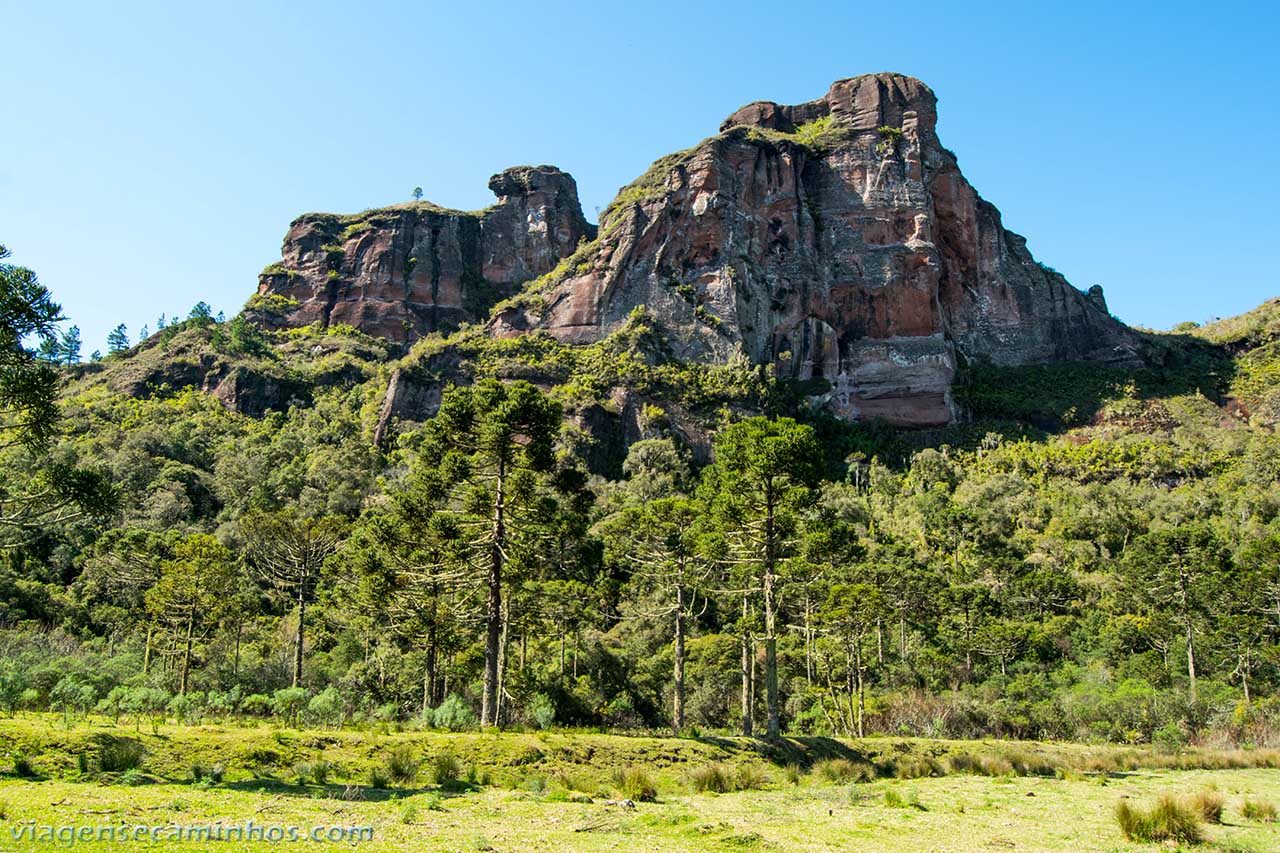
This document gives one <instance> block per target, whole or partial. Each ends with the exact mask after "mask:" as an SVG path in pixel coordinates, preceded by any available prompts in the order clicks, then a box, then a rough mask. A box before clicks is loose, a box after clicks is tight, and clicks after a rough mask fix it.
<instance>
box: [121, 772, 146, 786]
mask: <svg viewBox="0 0 1280 853" xmlns="http://www.w3.org/2000/svg"><path fill="white" fill-rule="evenodd" d="M146 781H147V777H146V776H144V775H142V770H141V769H139V768H137V767H130V768H129V769H128V770H126V771H124V773H123V774H122V775H121V776H120V782H121V784H124V785H131V786H133V785H143V784H145V783H146Z"/></svg>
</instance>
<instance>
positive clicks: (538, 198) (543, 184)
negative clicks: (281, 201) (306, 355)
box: [258, 166, 594, 341]
mask: <svg viewBox="0 0 1280 853" xmlns="http://www.w3.org/2000/svg"><path fill="white" fill-rule="evenodd" d="M489 188H490V189H491V190H493V192H494V193H495V194H496V195H497V197H498V201H497V204H495V205H494V206H492V207H490V208H487V209H486V210H483V211H478V212H475V213H466V212H462V211H456V210H446V209H443V208H440V207H437V206H435V205H433V204H430V203H427V202H411V203H408V204H401V205H396V206H393V207H387V208H380V209H377V210H369V211H365V212H364V213H360V214H355V215H353V216H338V215H334V214H328V213H308V214H305V215H303V216H300V217H298V218H297V219H295V220H294V221H293V223H292V224H291V225H290V227H289V233H288V234H286V235H285V239H284V247H283V249H282V253H281V254H282V257H281V261H280V263H278V264H273V265H272V266H270V267H268V268H267V269H266V270H265V271H264V272H263V273H262V275H261V277H260V279H259V284H258V293H259V295H262V296H277V297H282V298H283V300H286V301H288V302H285V301H279V300H278V301H276V302H274V303H263V304H264V305H266V306H267V307H271V308H274V309H275V310H263V311H259V312H258V313H259V315H260V318H261V319H262V320H263V321H264V322H266V323H267V324H268V325H288V326H302V325H308V324H310V323H316V322H318V323H320V324H321V325H322V326H326V327H327V326H330V325H334V324H338V323H345V324H348V325H351V326H354V327H355V328H357V329H360V330H361V331H363V332H366V333H368V334H370V335H374V336H378V337H384V338H387V339H389V340H393V341H409V340H413V339H415V338H417V337H420V336H421V335H423V334H426V333H428V332H432V331H448V330H450V329H452V328H455V327H456V326H457V325H458V324H459V323H461V322H464V321H469V322H475V321H477V320H482V319H484V318H485V317H486V316H487V315H488V312H489V309H490V307H492V305H493V304H494V303H495V302H497V301H499V300H500V299H503V298H505V297H506V296H509V295H511V294H512V293H513V292H515V291H516V290H517V289H518V288H519V286H520V285H521V284H523V283H524V282H527V281H529V280H530V279H534V278H537V277H538V276H540V275H542V274H544V273H546V272H548V271H550V270H551V269H553V268H554V267H555V265H556V264H557V263H558V262H559V261H560V259H561V258H562V257H564V256H565V255H568V254H570V253H572V252H573V251H574V249H575V248H577V246H578V243H579V241H580V240H582V239H583V238H586V237H590V236H591V235H592V234H594V229H593V228H592V227H591V226H590V225H588V224H587V221H586V220H585V219H584V218H583V216H582V210H581V208H580V207H579V204H578V188H577V185H576V184H575V183H574V180H573V178H572V177H571V176H570V175H568V174H566V173H564V172H562V171H560V170H559V169H556V168H554V167H552V166H537V167H527V166H525V167H518V168H514V169H508V170H506V171H505V172H502V173H501V174H498V175H494V176H493V178H491V179H490V181H489ZM292 303H296V304H292Z"/></svg>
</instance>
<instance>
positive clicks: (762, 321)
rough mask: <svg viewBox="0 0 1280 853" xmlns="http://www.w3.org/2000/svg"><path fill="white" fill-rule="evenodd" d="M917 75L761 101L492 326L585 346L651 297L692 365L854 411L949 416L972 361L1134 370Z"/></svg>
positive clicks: (636, 197)
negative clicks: (738, 356)
mask: <svg viewBox="0 0 1280 853" xmlns="http://www.w3.org/2000/svg"><path fill="white" fill-rule="evenodd" d="M936 119H937V113H936V98H935V96H934V94H933V92H932V91H930V89H929V88H928V87H927V86H925V85H924V84H923V83H921V82H920V81H919V80H915V79H913V78H910V77H904V76H901V75H896V74H875V75H867V76H862V77H855V78H852V79H848V80H841V81H838V82H836V83H835V84H833V85H832V87H831V90H830V91H829V92H828V93H827V95H826V96H825V97H823V98H821V99H819V100H816V101H811V102H809V103H806V104H800V105H798V106H783V105H779V104H774V103H769V102H758V103H754V104H749V105H748V106H746V107H743V108H742V109H740V110H738V111H737V112H735V113H734V114H733V115H731V116H730V117H729V118H728V119H727V120H726V121H725V122H724V124H723V125H722V127H721V133H720V134H719V135H718V136H714V137H712V138H710V139H707V140H705V141H704V142H702V143H701V144H699V145H698V146H696V147H694V148H692V149H690V150H688V151H685V152H681V153H679V154H676V155H672V156H671V157H667V158H664V159H663V160H660V161H658V163H656V164H655V165H654V167H653V168H652V169H651V170H650V171H649V173H648V174H646V175H645V176H644V177H642V178H641V179H640V180H639V181H637V182H636V183H635V184H633V185H631V186H630V187H627V188H624V189H623V191H622V192H621V193H620V194H619V197H618V199H617V200H615V202H614V203H613V204H612V205H611V206H610V207H609V209H608V210H606V211H605V213H604V215H603V216H602V220H601V227H600V236H599V238H598V240H597V242H596V243H595V244H594V245H593V247H592V248H591V250H590V251H589V252H587V253H584V255H582V256H580V258H575V261H581V262H579V263H576V264H575V265H574V268H573V269H572V270H571V271H570V272H569V274H568V275H567V277H565V278H564V279H563V280H562V281H559V282H556V283H552V285H551V286H550V287H548V288H547V289H546V290H545V291H544V292H543V293H542V294H541V295H540V298H539V299H536V300H524V304H523V306H522V307H515V308H511V309H509V310H506V311H504V312H502V313H501V314H500V315H499V316H497V317H495V318H494V319H493V321H492V322H491V331H492V333H494V334H498V335H514V334H521V333H523V332H525V331H528V330H536V329H544V330H546V331H548V332H550V333H551V334H553V335H555V336H557V337H559V338H561V339H562V340H566V341H571V342H588V341H594V340H598V339H600V338H602V337H603V336H605V335H607V334H609V332H610V331H612V330H613V329H615V328H617V327H619V326H620V325H621V324H622V323H623V322H624V321H625V319H626V317H627V315H628V313H629V312H630V311H631V309H632V308H633V307H634V306H636V305H639V304H644V305H646V306H648V308H649V309H650V311H652V312H653V313H654V315H655V316H656V317H658V318H659V320H660V322H661V323H662V325H663V327H664V329H665V330H666V332H667V333H668V334H669V335H670V337H671V340H672V343H673V347H674V349H675V350H676V352H677V353H678V354H679V355H681V356H682V357H684V358H689V359H708V360H713V361H719V362H722V361H725V360H727V359H729V358H731V357H733V356H734V354H735V353H738V352H744V353H745V354H746V355H747V356H748V357H750V358H751V359H753V360H755V361H757V362H772V363H773V364H775V365H776V368H777V370H778V372H779V374H780V375H783V376H789V377H793V378H798V379H809V378H816V377H821V378H825V379H826V380H827V381H828V382H829V383H830V392H829V393H828V394H826V395H825V399H824V402H825V403H826V404H827V405H829V406H830V407H831V408H832V409H834V411H836V412H837V413H839V414H841V415H843V416H845V417H848V418H851V419H870V418H874V417H883V418H885V419H886V420H888V421H890V422H891V423H895V424H898V425H904V426H935V425H941V424H946V423H948V422H950V421H952V420H953V419H954V418H955V416H956V414H957V412H956V409H955V405H954V403H953V401H952V396H951V384H952V379H953V377H954V373H955V370H956V366H957V360H958V358H960V357H963V358H970V359H973V358H989V359H991V360H992V361H994V362H996V363H998V364H1006V365H1015V364H1027V363H1033V362H1043V361H1054V360H1098V361H1102V362H1113V363H1128V362H1133V361H1134V360H1136V358H1137V348H1138V339H1137V338H1136V336H1135V335H1134V334H1133V333H1132V332H1130V331H1129V330H1128V329H1127V328H1126V327H1125V326H1123V325H1122V324H1121V323H1119V322H1118V321H1116V320H1114V319H1113V318H1112V317H1110V316H1109V315H1108V314H1107V313H1106V310H1105V300H1103V298H1102V295H1101V289H1100V288H1098V289H1097V290H1096V292H1093V291H1091V293H1090V295H1089V296H1086V295H1085V294H1084V293H1081V292H1080V291H1078V290H1076V289H1075V288H1073V287H1072V286H1071V285H1070V284H1068V283H1067V281H1066V280H1065V279H1064V278H1063V277H1062V276H1061V275H1059V274H1058V273H1056V272H1054V271H1053V270H1051V269H1049V268H1047V267H1044V266H1042V265H1040V264H1038V263H1036V261H1035V260H1034V259H1033V258H1032V256H1031V254H1030V253H1029V252H1028V251H1027V248H1026V241H1025V240H1024V239H1023V238H1022V237H1019V236H1018V235H1016V234H1013V233H1012V232H1009V231H1007V230H1005V229H1004V227H1003V225H1002V224H1001V220H1000V214H999V211H997V210H996V209H995V207H994V206H992V205H991V204H989V203H987V202H985V201H983V200H982V198H981V197H979V196H978V194H977V192H976V191H975V190H974V189H973V187H971V186H970V185H969V183H968V182H967V181H966V180H965V179H964V177H963V175H961V173H960V170H959V168H958V166H957V163H956V158H955V156H954V155H953V154H952V153H951V152H949V151H948V150H946V149H945V148H943V147H942V145H941V143H940V142H939V141H938V138H937V134H936V132H935V125H936Z"/></svg>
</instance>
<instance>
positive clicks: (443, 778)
mask: <svg viewBox="0 0 1280 853" xmlns="http://www.w3.org/2000/svg"><path fill="white" fill-rule="evenodd" d="M461 778H462V762H461V761H459V760H458V757H457V756H456V755H454V754H453V753H452V752H437V753H436V754H435V755H434V756H432V758H431V781H433V782H435V783H436V784H437V785H442V786H443V785H452V784H454V783H455V782H457V781H458V780H459V779H461Z"/></svg>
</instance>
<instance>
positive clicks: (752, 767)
mask: <svg viewBox="0 0 1280 853" xmlns="http://www.w3.org/2000/svg"><path fill="white" fill-rule="evenodd" d="M735 782H736V783H737V787H738V790H739V791H757V790H759V789H761V788H764V787H765V786H767V785H768V784H769V774H768V773H767V772H766V771H765V769H764V768H763V767H761V766H760V765H759V764H742V765H739V767H738V778H737V779H736V780H735Z"/></svg>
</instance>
